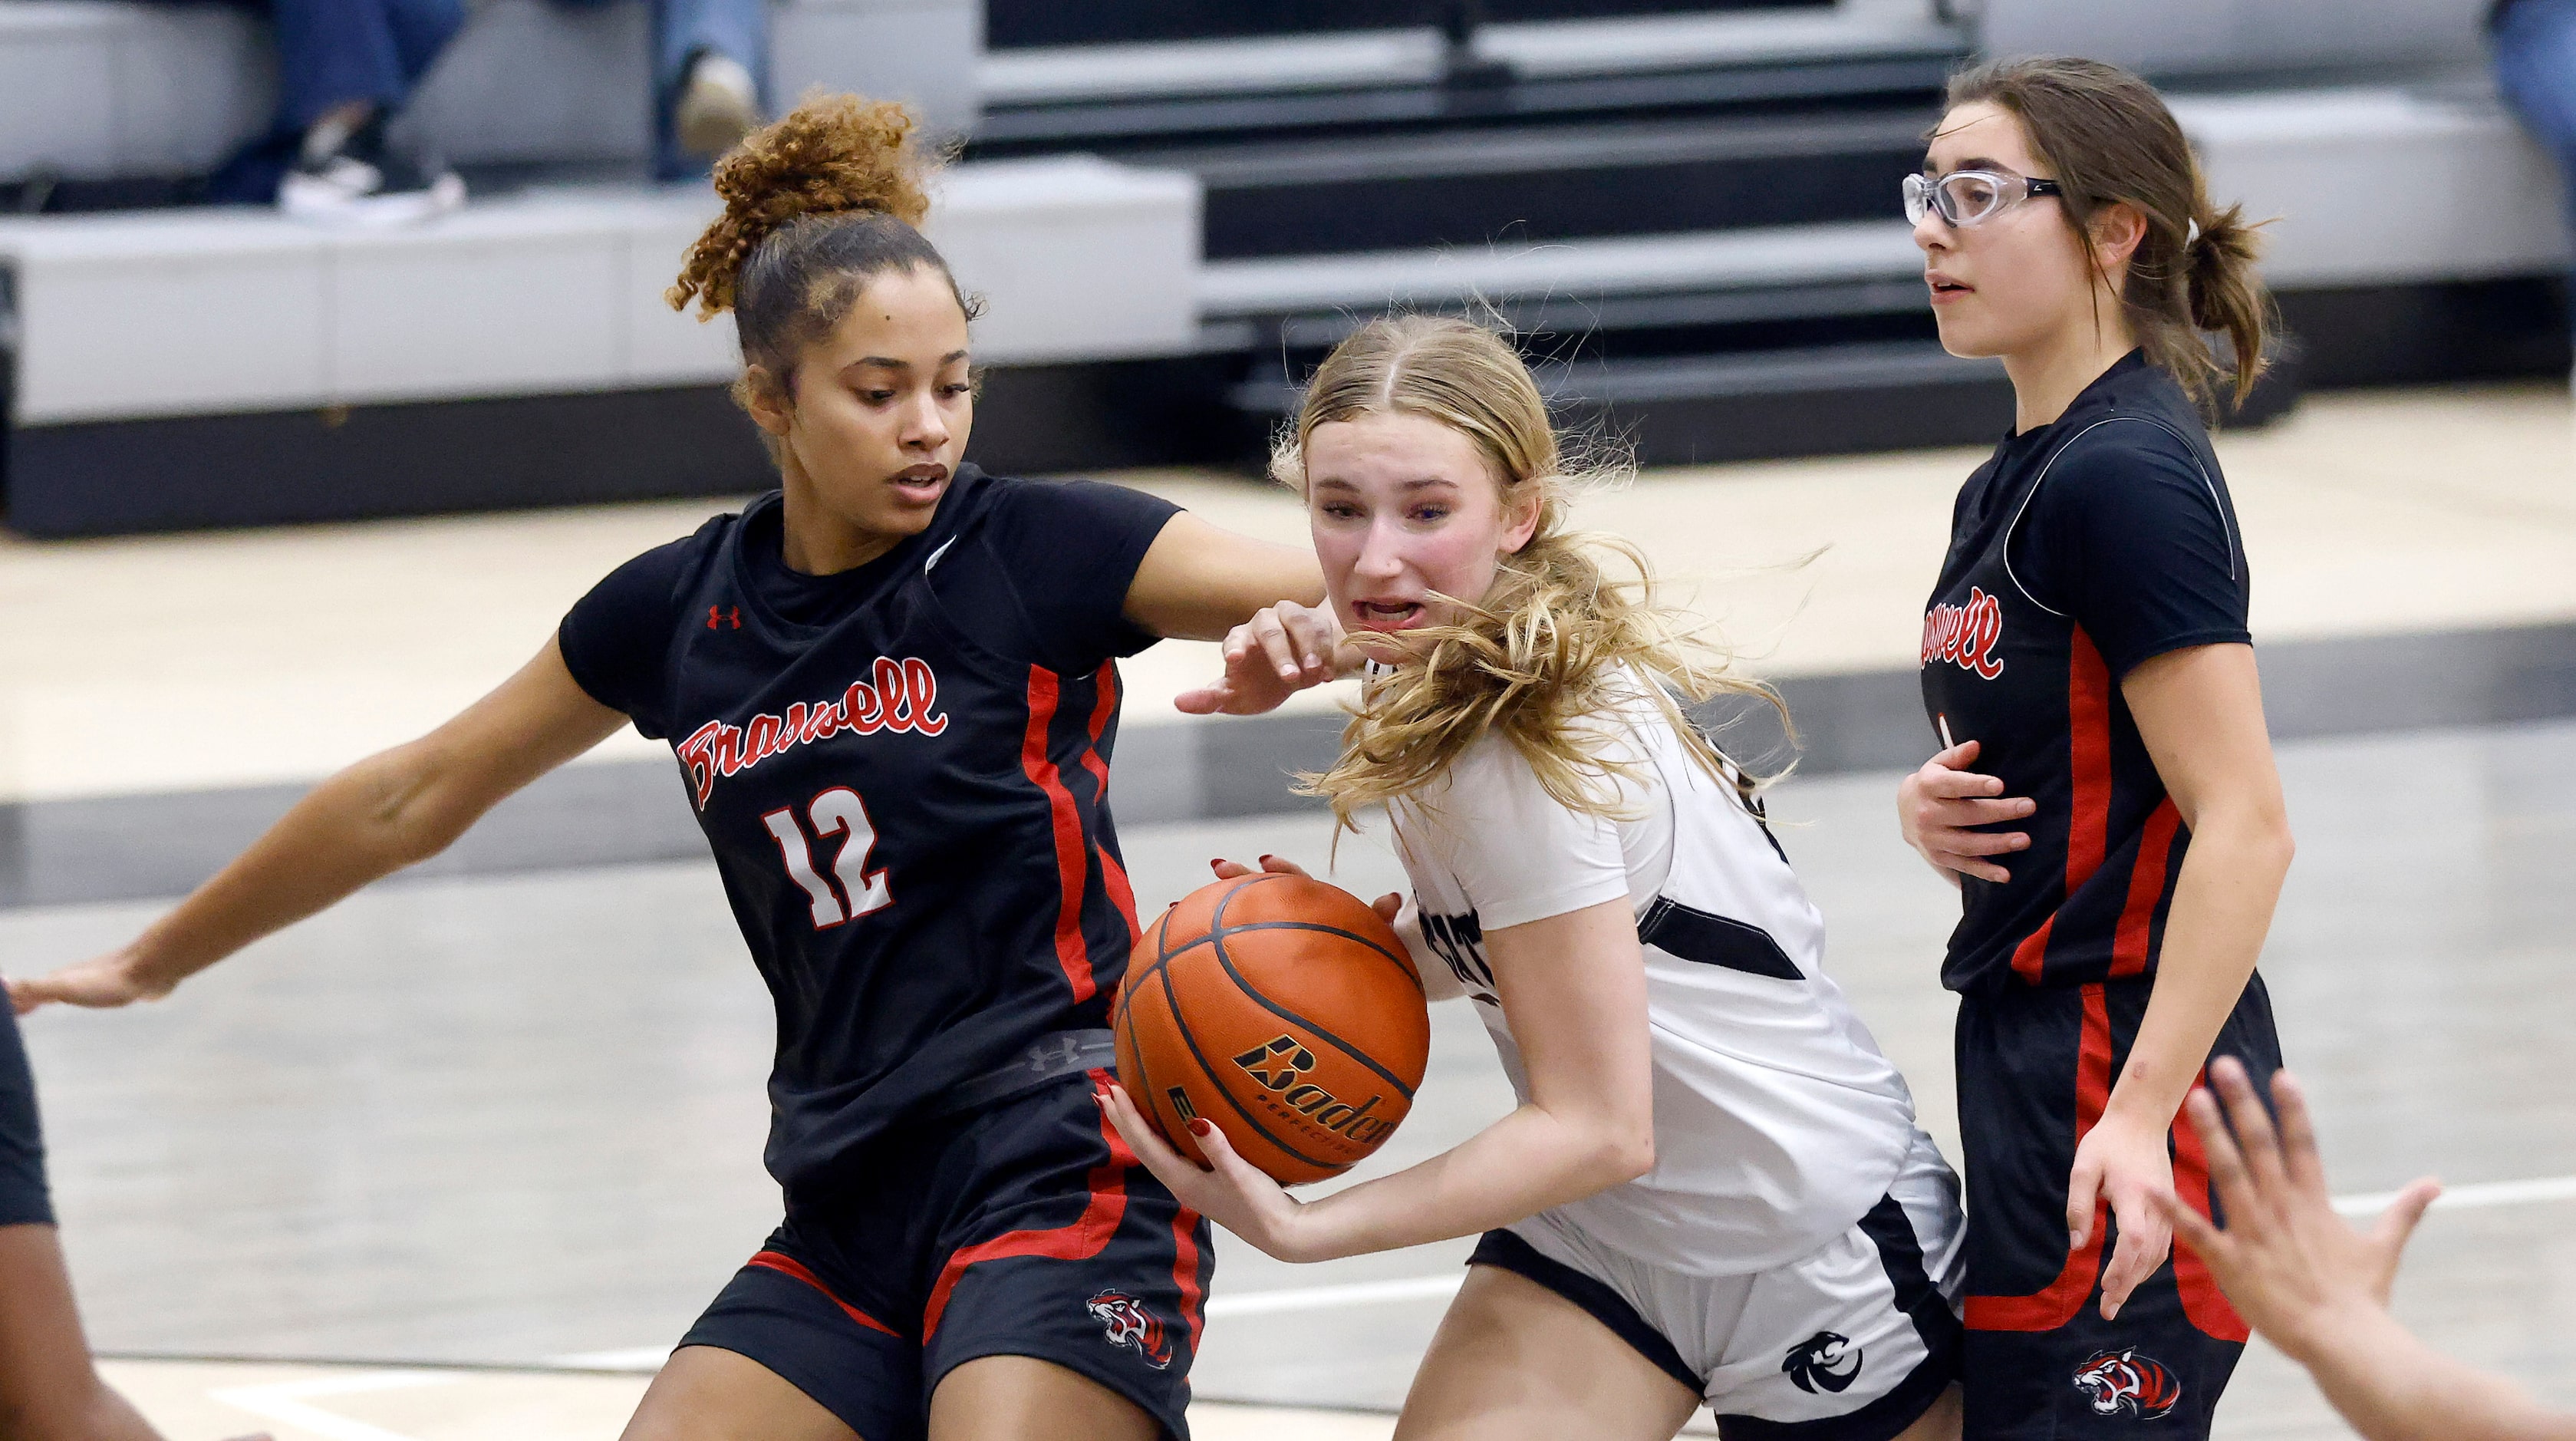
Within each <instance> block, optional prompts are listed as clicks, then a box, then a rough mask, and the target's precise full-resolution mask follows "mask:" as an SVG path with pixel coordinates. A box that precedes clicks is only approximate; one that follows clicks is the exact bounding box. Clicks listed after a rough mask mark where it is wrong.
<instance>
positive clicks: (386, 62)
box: [269, 0, 410, 133]
mask: <svg viewBox="0 0 2576 1441" xmlns="http://www.w3.org/2000/svg"><path fill="white" fill-rule="evenodd" d="M269 13H270V16H271V17H272V18H273V19H274V21H275V22H276V28H277V78H278V120H279V123H280V125H281V126H282V127H283V128H286V129H290V130H294V131H297V132H299V133H300V132H302V131H305V130H309V129H311V128H312V126H313V123H314V122H315V121H317V120H320V119H321V118H322V117H324V116H326V115H340V116H345V115H347V114H348V113H349V112H350V111H351V110H352V109H359V110H360V111H361V118H363V112H364V111H370V110H376V109H384V110H392V109H395V108H398V107H399V106H400V105H401V104H402V101H403V96H404V95H405V94H407V93H408V92H409V90H410V85H409V83H408V80H407V77H406V76H405V74H404V71H403V63H402V51H401V47H400V46H399V45H397V44H396V43H395V39H394V27H393V24H392V20H391V16H390V14H389V7H388V6H387V5H386V4H384V3H382V0H271V3H270V5H269Z"/></svg>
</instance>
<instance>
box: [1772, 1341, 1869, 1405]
mask: <svg viewBox="0 0 2576 1441" xmlns="http://www.w3.org/2000/svg"><path fill="white" fill-rule="evenodd" d="M1860 1364H1861V1349H1860V1348H1859V1347H1858V1346H1855V1345H1853V1344H1852V1343H1851V1338H1850V1337H1849V1336H1838V1335H1836V1334H1834V1333H1833V1332H1831V1331H1819V1332H1817V1333H1816V1334H1815V1335H1813V1336H1810V1337H1808V1338H1807V1339H1806V1340H1804V1341H1801V1342H1799V1343H1798V1344H1797V1345H1795V1346H1793V1347H1791V1348H1789V1355H1788V1357H1787V1359H1785V1360H1783V1361H1782V1362H1781V1363H1780V1369H1781V1370H1783V1371H1786V1372H1788V1373H1789V1380H1790V1381H1791V1382H1792V1383H1793V1384H1794V1385H1796V1386H1797V1388H1798V1389H1799V1390H1801V1391H1804V1392H1806V1393H1807V1394H1808V1395H1810V1396H1814V1395H1819V1394H1822V1393H1824V1392H1827V1391H1833V1392H1841V1391H1844V1390H1847V1389H1849V1387H1850V1386H1851V1383H1852V1382H1853V1381H1854V1380H1856V1379H1858V1378H1859V1376H1860Z"/></svg>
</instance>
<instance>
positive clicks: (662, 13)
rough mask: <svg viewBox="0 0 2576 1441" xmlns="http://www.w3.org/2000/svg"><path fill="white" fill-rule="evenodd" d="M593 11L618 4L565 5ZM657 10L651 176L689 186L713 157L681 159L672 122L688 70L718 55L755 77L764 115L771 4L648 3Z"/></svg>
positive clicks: (726, 0) (592, 0)
mask: <svg viewBox="0 0 2576 1441" xmlns="http://www.w3.org/2000/svg"><path fill="white" fill-rule="evenodd" d="M564 3H566V4H570V5H584V6H595V5H604V4H611V3H615V0H564ZM650 3H651V4H652V6H653V95H652V102H653V173H654V174H655V175H656V176H659V177H660V178H662V179H664V180H688V179H692V178H694V177H697V176H701V175H704V174H706V173H707V166H708V163H709V160H710V159H711V157H708V156H703V155H687V154H683V153H682V152H681V150H680V147H679V141H678V137H677V135H676V134H675V133H674V131H673V129H672V124H671V117H672V114H673V112H674V111H675V110H677V109H678V107H679V103H680V89H681V87H682V86H684V85H686V84H688V80H689V66H690V64H691V63H692V62H694V61H695V60H696V59H697V58H698V56H699V55H701V54H703V53H705V52H707V51H710V50H712V51H714V52H715V53H717V54H719V55H723V56H726V57H728V58H730V59H732V60H734V61H736V62H738V63H739V64H740V65H741V66H742V68H743V69H745V70H748V71H750V72H751V78H752V83H753V84H754V85H756V86H757V87H758V88H759V91H760V95H761V97H762V106H763V108H764V109H766V108H767V106H768V96H769V0H650Z"/></svg>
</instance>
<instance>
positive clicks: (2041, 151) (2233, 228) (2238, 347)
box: [1949, 57, 2275, 406]
mask: <svg viewBox="0 0 2576 1441" xmlns="http://www.w3.org/2000/svg"><path fill="white" fill-rule="evenodd" d="M1980 101H1982V102H1985V103H1987V104H1991V105H1995V106H1998V107H2000V108H2002V109H2004V110H2006V111H2009V112H2011V113H2012V114H2013V115H2014V116H2015V117H2016V118H2018V119H2019V120H2020V121H2021V124H2022V130H2023V132H2024V133H2025V134H2026V135H2027V136H2028V137H2029V139H2030V146H2031V149H2032V150H2033V151H2034V152H2036V153H2037V154H2038V156H2039V157H2040V159H2041V160H2042V161H2044V162H2045V163H2046V164H2047V165H2048V166H2049V167H2050V168H2051V169H2053V170H2055V171H2056V172H2057V174H2056V179H2057V182H2058V184H2059V185H2060V186H2062V187H2063V188H2064V204H2063V205H2062V206H2061V207H2060V209H2061V210H2062V212H2063V213H2064V214H2065V216H2066V223H2067V225H2068V227H2069V228H2070V229H2072V230H2073V231H2074V233H2075V237H2076V240H2077V243H2079V244H2081V245H2083V246H2085V247H2086V249H2087V250H2088V251H2089V250H2090V249H2091V245H2092V239H2091V237H2092V221H2093V217H2094V216H2095V215H2096V214H2097V213H2098V212H2099V211H2100V210H2101V208H2102V207H2103V206H2106V205H2112V204H2117V203H2122V202H2125V203H2127V204H2129V205H2132V206H2134V207H2136V208H2137V210H2138V213H2139V214H2141V215H2143V216H2145V217H2146V222H2147V233H2146V236H2145V238H2144V239H2142V240H2140V241H2139V242H2138V248H2137V251H2136V252H2135V253H2134V254H2133V255H2132V256H2131V257H2130V259H2129V273H2128V275H2127V277H2126V278H2125V279H2124V280H2123V282H2122V284H2121V286H2120V297H2121V300H2122V302H2123V303H2124V305H2125V307H2126V309H2127V311H2128V320H2129V326H2130V329H2131V330H2132V331H2134V332H2135V333H2136V335H2137V337H2138V343H2139V344H2140V345H2142V346H2144V347H2145V349H2146V352H2147V359H2148V360H2149V361H2151V362H2153V363H2154V364H2156V365H2157V366H2159V367H2161V368H2163V369H2164V370H2165V371H2166V372H2167V373H2168V374H2170V375H2172V376H2173V378H2174V379H2175V381H2177V382H2178V383H2180V384H2181V386H2182V388H2183V390H2184V391H2185V392H2186V393H2188V394H2189V395H2190V396H2191V397H2192V399H2193V400H2195V401H2197V402H2199V403H2200V404H2201V405H2203V406H2209V405H2211V403H2212V396H2213V394H2214V393H2215V391H2216V390H2217V389H2218V382H2219V381H2220V380H2221V378H2222V377H2224V378H2228V379H2229V380H2230V381H2231V384H2230V386H2229V389H2230V390H2231V391H2232V392H2233V401H2232V403H2233V404H2235V405H2242V404H2244V403H2245V397H2246V396H2247V395H2248V394H2249V393H2251V392H2252V390H2253V389H2254V381H2255V378H2256V377H2258V376H2260V375H2261V374H2262V373H2263V368H2264V366H2265V364H2266V363H2267V361H2266V357H2265V355H2264V349H2265V346H2266V343H2267V342H2268V341H2269V339H2270V336H2271V333H2272V331H2273V329H2274V327H2275V313H2274V309H2273V306H2272V300H2271V296H2270V294H2269V293H2268V292H2266V291H2265V290H2264V288H2263V282H2262V281H2261V280H2260V279H2259V278H2258V277H2257V276H2256V275H2255V273H2254V263H2255V261H2256V259H2257V258H2258V257H2259V256H2260V254H2261V243H2260V239H2259V237H2258V236H2257V235H2256V234H2255V231H2256V229H2257V228H2258V227H2256V226H2252V225H2248V224H2247V223H2246V222H2245V210H2244V207H2243V206H2241V205H2231V206H2229V207H2228V208H2227V209H2226V210H2224V211H2220V210H2218V209H2216V208H2215V207H2213V206H2212V205H2211V204H2210V200H2209V190H2208V186H2207V184H2206V183H2205V182H2204V180H2203V179H2202V176H2201V173H2200V165H2199V163H2198V162H2197V161H2195V160H2194V159H2193V158H2192V153H2191V143H2190V141H2188V140H2187V139H2185V138H2184V136H2183V133H2182V126H2181V125H2180V123H2178V122H2177V121H2175V119H2174V117H2173V111H2171V110H2170V109H2168V108H2166V105H2165V102H2164V97H2163V96H2161V95H2158V94H2157V93H2156V91H2155V87H2153V86H2151V85H2149V84H2147V82H2145V81H2144V80H2141V79H2139V78H2138V77H2137V76H2135V75H2132V74H2130V73H2129V72H2128V71H2126V70H2123V69H2121V68H2119V67H2118V66H2116V65H2105V64H2103V63H2101V62H2100V61H2096V60H2077V59H2070V58H2064V57H2046V58H2040V59H2025V60H1997V61H1993V62H1991V63H1989V64H1985V65H1981V66H1978V67H1977V68H1975V69H1973V70H1969V71H1965V72H1963V73H1961V74H1959V75H1956V76H1953V77H1952V78H1951V81H1950V93H1949V108H1950V109H1953V110H1955V109H1957V108H1958V107H1960V106H1962V105H1973V104H1976V103H1978V102H1980ZM2205 334H2220V335H2224V336H2225V337H2226V342H2227V349H2228V351H2229V352H2230V356H2231V359H2232V360H2233V362H2234V363H2233V364H2232V365H2223V364H2221V363H2220V362H2219V361H2218V359H2217V358H2216V357H2215V356H2213V355H2212V354H2211V353H2210V347H2209V346H2208V344H2207V343H2206V342H2205V341H2204V340H2203V339H2202V337H2203V336H2204V335H2205Z"/></svg>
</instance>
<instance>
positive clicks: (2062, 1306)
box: [1968, 981, 2111, 1331]
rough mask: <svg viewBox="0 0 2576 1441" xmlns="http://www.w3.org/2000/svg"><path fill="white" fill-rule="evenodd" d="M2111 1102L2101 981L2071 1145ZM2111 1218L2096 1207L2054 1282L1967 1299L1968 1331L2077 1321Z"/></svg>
mask: <svg viewBox="0 0 2576 1441" xmlns="http://www.w3.org/2000/svg"><path fill="white" fill-rule="evenodd" d="M2110 1103H2111V1008H2110V1005H2109V1004H2108V1003H2107V1002H2106V1001H2104V1000H2103V998H2102V985H2101V983H2100V982H2099V981H2096V982H2094V983H2093V984H2091V985H2088V986H2086V987H2085V988H2084V1035H2083V1039H2082V1040H2081V1041H2080V1042H2078V1043H2077V1046H2076V1052H2075V1140H2076V1143H2077V1144H2078V1145H2081V1144H2083V1141H2084V1137H2085V1136H2086V1135H2087V1134H2088V1133H2090V1132H2091V1131H2092V1129H2093V1125H2094V1123H2095V1122H2097V1121H2099V1120H2101V1119H2102V1110H2103V1108H2104V1107H2105V1106H2108V1105H2109V1104H2110ZM2110 1219H2111V1218H2110V1217H2109V1216H2107V1215H2104V1214H2103V1213H2102V1210H2101V1208H2100V1206H2099V1205H2098V1204H2097V1205H2096V1206H2095V1208H2094V1212H2093V1234H2092V1236H2091V1237H2090V1238H2088V1239H2087V1240H2086V1241H2085V1243H2084V1247H2083V1249H2082V1250H2077V1251H2069V1252H2068V1253H2067V1257H2066V1265H2065V1268H2064V1269H2062V1270H2060V1271H2059V1272H2058V1273H2057V1279H2056V1280H2054V1281H2051V1282H2049V1283H2048V1285H2047V1286H2046V1287H2045V1288H2043V1289H2041V1290H2038V1291H2034V1292H2032V1293H2031V1294H2030V1295H2027V1296H1970V1297H1969V1298H1968V1329H1969V1330H1971V1331H2054V1330H2056V1329H2057V1328H2058V1327H2060V1326H2063V1325H2065V1324H2066V1323H2067V1322H2069V1321H2072V1320H2074V1319H2075V1313H2076V1312H2078V1311H2081V1310H2083V1309H2084V1301H2085V1298H2086V1297H2088V1296H2091V1295H2092V1294H2093V1283H2094V1281H2096V1280H2097V1279H2099V1278H2100V1276H2101V1274H2102V1243H2103V1240H2104V1239H2105V1238H2106V1237H2107V1236H2108V1235H2109V1233H2110V1229H2111V1227H2110Z"/></svg>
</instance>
